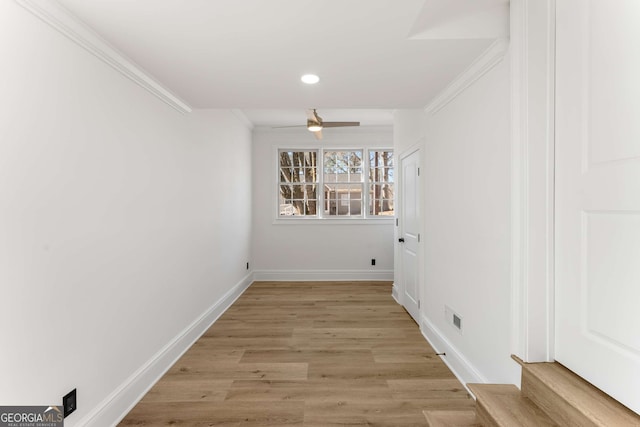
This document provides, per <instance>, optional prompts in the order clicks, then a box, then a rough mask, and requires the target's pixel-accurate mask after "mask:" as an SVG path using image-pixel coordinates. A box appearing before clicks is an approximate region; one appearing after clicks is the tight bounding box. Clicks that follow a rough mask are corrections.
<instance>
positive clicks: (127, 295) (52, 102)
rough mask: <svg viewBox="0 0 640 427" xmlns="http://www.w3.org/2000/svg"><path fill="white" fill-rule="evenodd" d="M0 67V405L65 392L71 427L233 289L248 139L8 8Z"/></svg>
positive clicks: (241, 247) (228, 117)
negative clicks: (71, 399)
mask: <svg viewBox="0 0 640 427" xmlns="http://www.w3.org/2000/svg"><path fill="white" fill-rule="evenodd" d="M0 58H2V64H3V65H2V67H0V93H1V94H2V102H1V103H0V294H1V295H2V298H1V299H2V309H1V310H0V339H1V340H2V344H1V347H2V350H1V351H0V378H1V380H0V403H1V404H3V405H18V404H20V405H48V404H60V403H61V398H62V396H63V395H64V394H66V393H67V392H68V391H70V390H71V389H73V388H76V387H77V389H78V402H79V407H78V410H77V411H76V413H74V414H72V415H71V416H70V417H69V418H68V419H67V420H66V421H67V422H66V423H65V425H69V426H73V425H78V424H80V423H84V422H86V421H87V420H88V417H89V416H90V415H92V414H93V415H95V413H96V411H98V410H100V409H101V408H103V407H104V406H105V405H108V404H109V403H110V402H109V400H108V399H111V398H116V399H117V394H118V392H119V391H122V387H126V386H127V383H128V381H130V380H131V378H132V377H131V376H132V375H133V374H134V373H135V372H136V371H139V370H140V369H141V368H142V367H144V366H146V364H147V363H149V362H150V361H151V360H152V358H153V356H154V355H156V353H158V352H159V351H160V350H161V349H163V348H164V347H165V346H166V345H167V343H171V342H172V341H173V340H174V339H176V338H177V337H180V336H181V334H182V333H183V331H184V330H185V328H187V327H189V326H190V325H192V323H193V322H194V321H196V320H197V319H198V318H199V317H200V316H201V315H203V314H204V313H205V312H207V310H209V309H210V308H211V307H212V306H213V305H214V304H216V303H217V302H219V301H220V300H221V299H222V298H223V296H224V295H225V294H226V293H227V292H228V291H230V290H231V289H232V288H233V287H234V286H236V285H238V284H240V283H242V282H243V281H244V280H245V276H246V275H247V271H246V269H245V263H246V262H247V261H248V260H249V257H250V243H251V242H250V233H251V209H250V204H251V168H250V158H251V133H250V131H249V130H248V129H247V128H245V127H244V126H243V125H241V123H240V121H239V120H238V119H237V118H236V117H235V116H234V114H233V113H232V112H230V111H196V112H194V113H192V114H190V115H181V114H180V113H178V112H176V111H175V110H173V109H171V108H170V107H169V106H167V105H165V104H164V103H162V102H161V101H160V100H158V99H157V98H155V97H153V96H152V95H150V94H149V93H148V92H146V91H145V90H143V89H142V88H140V87H138V86H137V85H135V84H134V83H133V82H131V81H130V80H128V79H126V78H125V77H123V76H121V75H120V74H118V73H117V72H116V71H114V70H113V69H112V68H110V67H108V66H106V65H105V64H104V63H102V62H101V61H100V60H98V59H96V58H95V57H94V56H92V55H91V54H89V53H88V52H86V51H85V50H83V49H81V48H80V47H78V46H77V45H76V44H74V43H73V42H71V41H70V40H68V39H66V38H65V37H64V36H63V35H61V34H60V33H58V32H56V31H55V30H53V29H52V28H50V27H49V26H47V25H45V24H44V23H43V22H41V21H40V20H39V19H37V18H36V17H34V16H32V15H31V14H29V13H28V12H27V11H25V10H24V9H22V8H21V7H19V6H18V5H17V4H16V3H14V2H9V1H3V2H0ZM143 385H144V384H143ZM129 403H131V402H129ZM102 420H103V421H102V422H104V418H103V419H102ZM111 421H112V422H113V421H115V420H111ZM98 424H101V425H106V424H102V423H98Z"/></svg>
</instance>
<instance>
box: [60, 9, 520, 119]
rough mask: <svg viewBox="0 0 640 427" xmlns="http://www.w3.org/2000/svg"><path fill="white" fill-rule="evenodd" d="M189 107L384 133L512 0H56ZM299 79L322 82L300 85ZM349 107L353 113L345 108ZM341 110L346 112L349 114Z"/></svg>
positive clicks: (470, 53)
mask: <svg viewBox="0 0 640 427" xmlns="http://www.w3.org/2000/svg"><path fill="white" fill-rule="evenodd" d="M58 1H59V3H60V4H62V5H63V6H64V7H65V8H67V9H68V10H69V11H70V12H71V13H72V14H74V15H75V16H76V17H78V18H79V19H80V20H82V21H83V22H84V23H85V24H87V25H89V26H90V27H91V28H93V30H94V31H96V32H97V33H98V34H99V35H100V36H101V37H102V38H103V39H105V40H106V41H107V42H109V43H110V44H111V45H112V46H114V47H115V48H116V49H118V50H119V51H121V52H122V53H124V54H125V55H126V56H128V57H129V58H130V59H132V60H133V61H134V62H136V63H137V64H138V65H140V66H141V67H142V68H144V69H145V70H147V71H148V72H149V73H150V74H151V75H152V76H154V77H155V78H156V79H157V80H158V81H160V82H161V83H163V84H164V85H165V86H166V87H167V88H168V89H169V90H171V91H172V92H174V93H175V94H176V95H178V96H179V97H180V98H182V99H183V100H185V101H186V102H187V103H189V104H191V106H193V107H195V108H239V109H242V110H243V111H244V112H245V114H246V115H247V117H248V118H249V119H250V120H251V121H252V122H254V124H256V125H265V126H271V125H277V124H280V125H289V124H294V122H295V123H296V124H298V123H300V122H304V120H305V117H306V116H305V110H306V109H307V108H318V109H319V112H320V114H321V115H322V117H323V118H324V119H325V120H331V121H333V120H360V121H361V122H363V125H364V124H367V123H370V124H390V123H391V122H392V110H393V109H396V108H421V107H424V106H426V105H427V104H428V103H429V101H430V100H431V99H432V98H433V97H434V96H435V95H436V94H437V93H438V92H439V91H441V90H442V89H443V88H444V87H445V86H446V85H447V84H448V83H449V82H450V81H451V80H453V79H454V78H455V77H456V76H457V75H458V74H460V73H461V72H462V71H464V69H465V68H466V67H467V66H469V64H470V63H471V62H472V61H473V60H474V59H475V58H476V57H478V56H479V55H480V54H481V53H482V52H483V51H484V50H485V49H486V48H487V47H488V46H489V45H490V44H491V43H492V41H493V40H494V39H495V38H497V37H504V36H506V34H507V31H508V5H509V4H508V1H509V0H268V1H267V0H58ZM304 73H315V74H318V75H319V76H320V79H321V80H320V83H318V84H317V85H315V86H307V85H305V84H303V83H301V82H300V76H301V75H302V74H304ZM350 109H356V110H355V111H349V110H350ZM345 110H346V111H345Z"/></svg>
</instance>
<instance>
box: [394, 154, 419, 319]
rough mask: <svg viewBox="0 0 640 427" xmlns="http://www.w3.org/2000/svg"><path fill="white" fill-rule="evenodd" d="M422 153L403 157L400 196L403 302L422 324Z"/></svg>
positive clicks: (401, 160) (401, 161)
mask: <svg viewBox="0 0 640 427" xmlns="http://www.w3.org/2000/svg"><path fill="white" fill-rule="evenodd" d="M419 160H420V152H419V151H414V152H412V153H411V154H409V155H407V156H404V157H402V158H401V159H400V164H401V167H402V183H401V188H402V194H401V198H400V203H401V206H400V233H399V239H398V240H399V242H398V244H399V245H400V254H401V255H400V257H401V268H402V272H401V280H402V305H403V306H404V307H405V308H406V309H407V311H408V312H409V314H411V316H412V317H413V318H414V320H415V321H416V322H417V323H418V324H420V287H419V281H420V278H419V268H420V263H419V258H418V244H419V243H420V189H419V187H420V186H419V179H418V175H419V173H420V172H419Z"/></svg>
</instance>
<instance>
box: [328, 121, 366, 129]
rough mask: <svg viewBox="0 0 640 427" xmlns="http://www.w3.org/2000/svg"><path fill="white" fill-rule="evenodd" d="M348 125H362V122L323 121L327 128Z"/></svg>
mask: <svg viewBox="0 0 640 427" xmlns="http://www.w3.org/2000/svg"><path fill="white" fill-rule="evenodd" d="M346 126H360V122H323V123H322V127H325V128H341V127H346Z"/></svg>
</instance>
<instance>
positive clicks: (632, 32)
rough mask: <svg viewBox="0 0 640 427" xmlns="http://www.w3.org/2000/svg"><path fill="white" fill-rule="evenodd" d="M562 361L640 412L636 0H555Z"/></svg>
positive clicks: (639, 37)
mask: <svg viewBox="0 0 640 427" xmlns="http://www.w3.org/2000/svg"><path fill="white" fill-rule="evenodd" d="M556 37H557V56H556V58H557V59H556V91H557V92H556V96H557V103H556V112H557V117H556V310H555V313H556V316H555V317H556V343H555V346H556V350H555V352H556V360H557V361H558V362H560V363H562V364H564V365H565V366H567V367H568V368H569V369H571V370H573V371H574V372H576V373H577V374H578V375H580V376H582V377H583V378H585V379H586V380H587V381H589V382H591V383H592V384H594V385H595V386H597V387H599V388H600V389H602V390H603V391H605V392H606V393H607V394H609V395H611V396H613V397H614V398H615V399H617V400H618V401H620V402H622V403H623V404H625V405H626V406H628V407H630V408H631V409H632V410H634V411H635V412H638V413H640V1H638V0H588V1H587V0H557V33H556Z"/></svg>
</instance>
